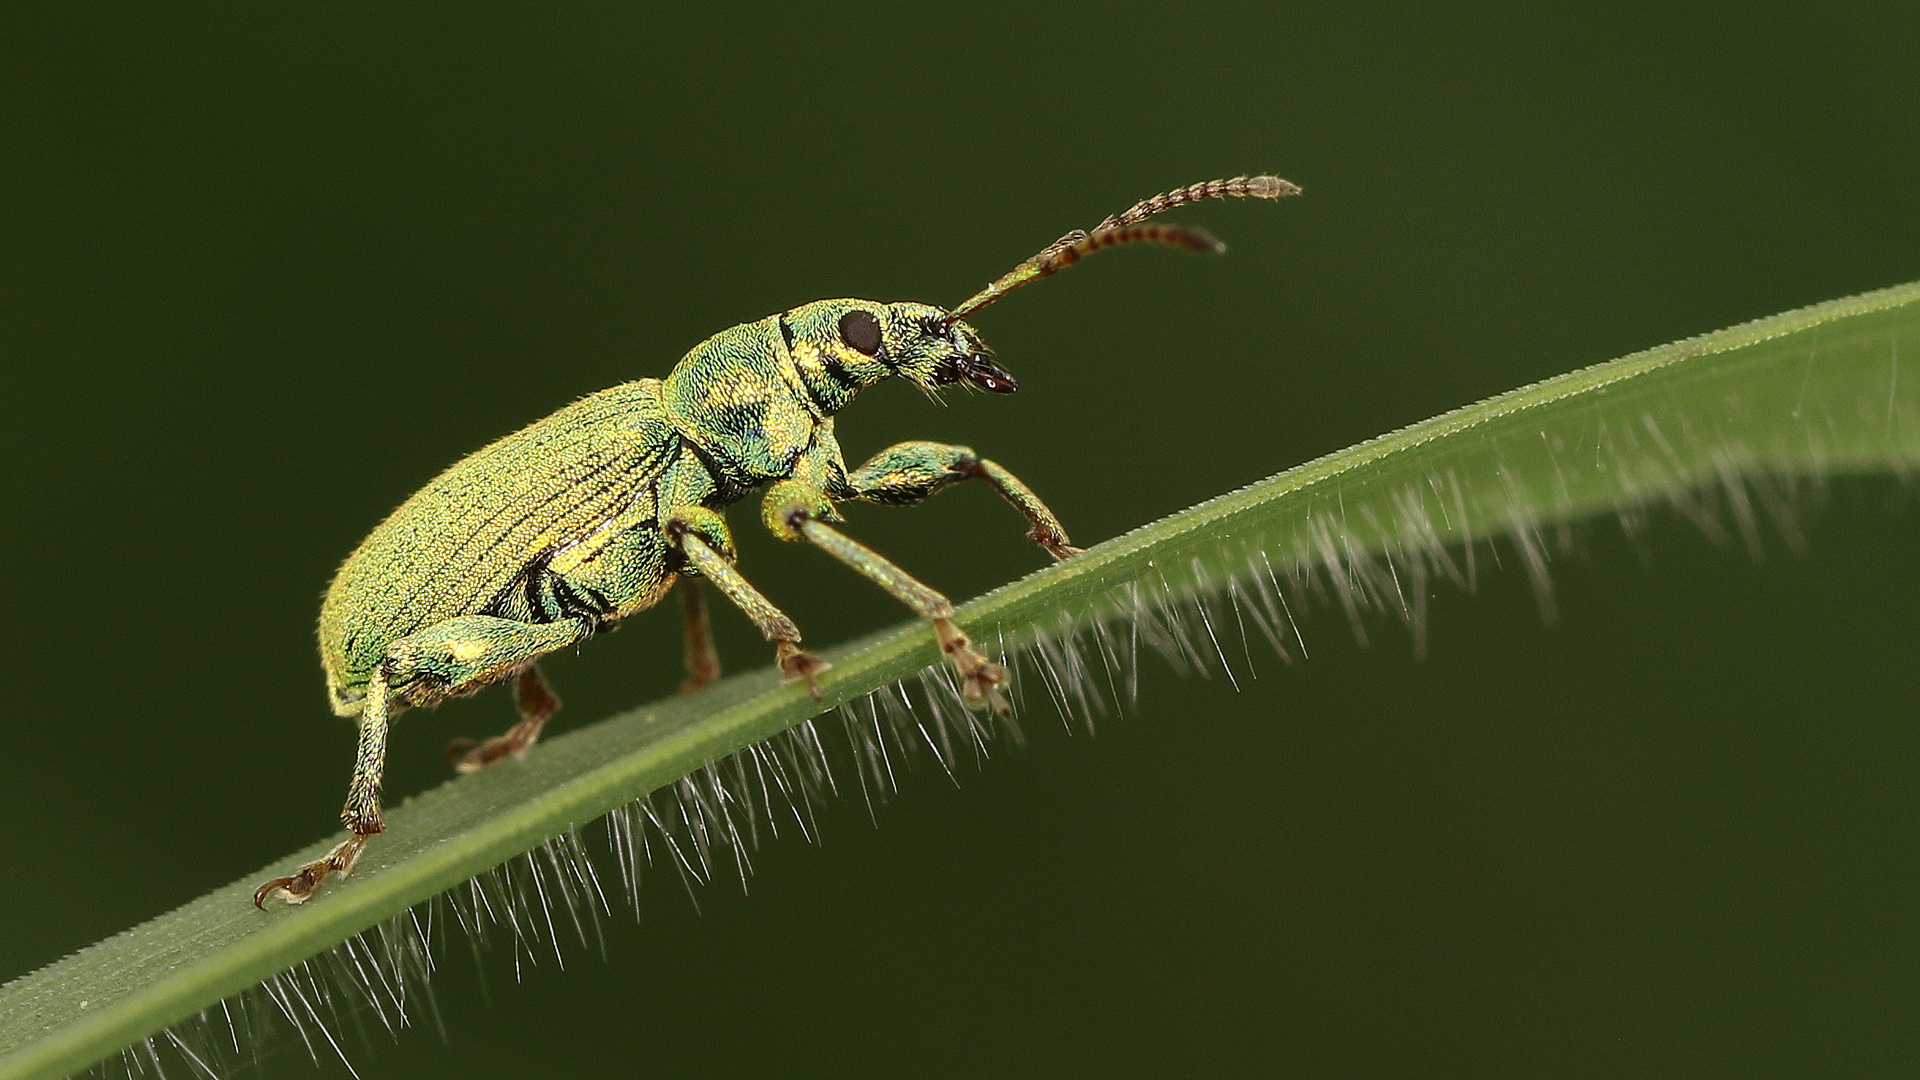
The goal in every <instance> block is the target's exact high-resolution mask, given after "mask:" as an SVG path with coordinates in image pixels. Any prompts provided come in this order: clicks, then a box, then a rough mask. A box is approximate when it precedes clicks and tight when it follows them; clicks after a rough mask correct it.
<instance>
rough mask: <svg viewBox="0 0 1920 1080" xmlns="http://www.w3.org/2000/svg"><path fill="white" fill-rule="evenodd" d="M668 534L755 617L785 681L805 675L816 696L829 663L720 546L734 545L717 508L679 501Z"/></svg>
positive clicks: (700, 570)
mask: <svg viewBox="0 0 1920 1080" xmlns="http://www.w3.org/2000/svg"><path fill="white" fill-rule="evenodd" d="M666 530H667V536H668V537H669V538H671V539H672V541H673V543H674V544H675V546H677V547H678V548H679V549H680V552H681V554H683V555H685V556H686V559H687V563H688V565H689V566H690V567H691V568H692V569H693V570H694V571H696V572H698V573H699V575H700V576H701V577H703V578H706V579H707V580H708V581H711V582H713V585H714V588H716V589H719V590H720V592H721V593H722V594H723V595H725V596H726V598H727V599H728V600H731V601H733V604H734V606H735V607H738V608H739V609H740V610H741V611H742V612H744V613H746V616H747V618H749V619H751V620H753V625H755V626H757V627H759V628H760V633H761V636H763V637H765V638H766V639H767V640H768V641H771V642H773V646H774V648H773V655H774V660H775V661H776V662H778V663H779V665H780V673H781V674H782V675H783V676H785V677H786V678H787V679H788V680H789V681H804V682H805V683H806V684H807V689H808V691H810V692H811V693H812V694H813V696H814V699H815V700H818V699H819V698H820V684H819V682H818V681H816V680H817V678H818V676H819V675H820V673H821V672H823V671H825V670H827V669H828V668H829V667H832V666H833V665H831V664H829V663H827V662H826V661H825V660H823V659H821V658H820V657H818V656H815V655H814V654H812V653H810V652H807V651H806V650H805V649H802V648H801V647H800V628H799V627H798V626H795V625H794V623H793V620H792V619H790V618H788V617H787V614H786V612H784V611H781V610H780V609H779V608H777V607H774V606H773V602H772V601H770V600H768V599H767V598H766V597H765V596H763V595H761V593H760V590H758V589H756V588H754V587H753V586H752V585H751V584H749V583H748V581H747V579H746V578H744V577H741V576H740V571H738V570H735V569H734V568H733V563H731V562H729V561H728V560H727V558H726V556H725V555H722V554H721V552H722V551H729V552H730V551H732V550H733V543H732V537H731V534H730V533H728V532H727V527H726V522H725V521H723V520H722V519H721V517H720V515H719V514H716V513H714V512H713V511H711V510H708V509H706V508H705V507H698V506H694V507H682V508H680V509H678V510H675V511H673V512H672V513H671V514H670V515H668V518H667V523H666Z"/></svg>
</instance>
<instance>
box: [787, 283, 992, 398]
mask: <svg viewBox="0 0 1920 1080" xmlns="http://www.w3.org/2000/svg"><path fill="white" fill-rule="evenodd" d="M780 325H781V332H782V335H783V336H784V337H785V339H786V343H787V351H788V352H789V353H790V354H791V355H792V357H793V363H794V367H795V369H796V370H798V371H799V373H800V377H801V379H802V380H803V381H805V382H806V384H807V387H808V389H809V390H810V391H812V393H813V397H814V398H815V400H817V401H819V402H821V403H822V404H823V405H826V406H828V411H838V410H839V408H840V407H842V406H843V405H844V404H845V403H846V402H847V401H848V400H851V398H852V396H853V394H854V393H855V392H856V391H858V390H859V389H860V388H862V387H865V386H871V385H873V384H874V383H877V382H879V381H880V380H881V379H884V378H886V377H887V376H889V375H899V376H901V377H902V378H905V379H907V380H908V381H910V382H912V383H913V384H914V385H916V386H918V387H920V388H921V389H923V390H927V391H938V390H939V389H940V388H942V387H946V386H953V385H955V384H965V385H967V386H972V387H977V388H979V389H981V390H990V391H992V392H993V393H996V394H1011V393H1013V392H1014V391H1015V390H1018V389H1019V388H1020V384H1019V383H1017V382H1015V381H1014V378H1013V376H1012V375H1009V374H1008V373H1007V370H1006V369H1005V368H1003V367H1001V366H1000V365H999V364H996V363H994V361H993V354H992V352H991V351H990V350H989V349H988V348H987V346H986V344H985V343H984V342H982V341H981V340H980V335H979V333H978V332H976V331H975V330H974V329H973V327H971V326H968V325H967V324H966V323H963V322H959V321H957V320H955V319H954V318H953V316H952V315H950V314H948V313H947V312H946V311H945V310H943V309H941V308H937V307H933V306H931V305H928V304H914V303H901V304H881V303H875V302H873V301H871V300H818V301H815V302H814V303H811V304H807V305H805V306H804V307H798V308H795V309H793V310H792V311H789V312H787V313H786V314H785V315H783V316H781V320H780Z"/></svg>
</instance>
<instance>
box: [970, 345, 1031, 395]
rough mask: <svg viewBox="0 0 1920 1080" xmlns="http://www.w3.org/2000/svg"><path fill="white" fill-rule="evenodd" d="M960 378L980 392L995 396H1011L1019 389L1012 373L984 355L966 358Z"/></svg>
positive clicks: (978, 354) (977, 354)
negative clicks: (983, 391)
mask: <svg viewBox="0 0 1920 1080" xmlns="http://www.w3.org/2000/svg"><path fill="white" fill-rule="evenodd" d="M960 377H961V378H963V379H965V380H967V381H968V382H970V383H972V384H973V385H975V386H977V387H979V388H980V389H982V390H989V391H992V392H993V393H996V394H1011V393H1013V392H1014V391H1015V390H1018V389H1020V383H1019V382H1018V381H1017V380H1015V379H1014V377H1013V373H1012V372H1010V371H1008V370H1007V369H1006V368H1003V367H1001V366H1000V365H999V364H996V363H994V362H993V357H991V356H988V355H987V354H986V353H974V354H973V355H972V356H969V357H967V359H966V361H965V366H964V368H963V370H962V372H961V375H960Z"/></svg>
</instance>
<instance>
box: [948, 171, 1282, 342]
mask: <svg viewBox="0 0 1920 1080" xmlns="http://www.w3.org/2000/svg"><path fill="white" fill-rule="evenodd" d="M1298 194H1300V188H1299V187H1298V186H1297V185H1295V184H1291V183H1288V182H1287V181H1285V180H1282V179H1280V178H1279V177H1277V176H1236V177H1234V178H1232V179H1231V180H1206V181H1202V182H1201V183H1198V184H1189V185H1187V186H1186V187H1183V188H1175V189H1174V190H1172V191H1169V192H1166V193H1164V194H1161V195H1155V196H1154V197H1153V198H1151V199H1142V200H1140V201H1139V202H1137V203H1134V204H1133V205H1132V206H1130V207H1128V208H1127V209H1125V210H1123V211H1121V212H1120V213H1118V214H1114V215H1112V216H1111V217H1108V218H1107V219H1106V220H1105V221H1102V222H1101V223H1100V224H1098V225H1095V226H1094V227H1093V228H1092V229H1091V230H1087V231H1082V230H1079V229H1075V230H1073V231H1072V232H1070V233H1068V234H1066V235H1065V236H1062V237H1061V238H1060V239H1058V240H1055V241H1054V242H1053V243H1051V244H1048V245H1047V246H1046V247H1045V248H1042V249H1041V251H1040V253H1039V254H1037V255H1035V256H1034V257H1032V258H1031V259H1028V260H1027V261H1025V262H1023V263H1021V264H1020V265H1019V266H1016V267H1014V268H1013V269H1012V270H1009V271H1007V272H1006V274H1004V275H1002V276H1001V277H999V278H997V279H995V280H994V281H992V282H990V283H989V284H988V285H987V287H986V288H984V289H981V290H980V291H979V292H977V293H975V294H973V295H972V296H970V297H968V298H967V299H966V300H965V301H964V302H963V303H961V304H960V305H959V306H958V307H955V308H954V309H953V311H952V313H951V314H950V315H948V317H947V322H948V323H949V324H951V323H956V322H959V321H960V320H961V319H964V318H966V317H968V316H970V315H972V314H974V313H975V312H977V311H979V310H980V309H981V308H984V307H986V306H987V305H988V304H991V303H993V302H994V301H996V300H998V299H1000V298H1001V297H1003V296H1005V295H1007V294H1008V293H1010V292H1012V291H1013V290H1015V289H1017V288H1019V287H1020V286H1022V285H1025V284H1028V283H1029V282H1033V281H1038V280H1039V279H1041V278H1043V277H1047V276H1048V275H1051V274H1057V273H1059V272H1060V271H1062V270H1065V269H1066V268H1067V267H1069V266H1072V265H1073V264H1074V263H1077V262H1079V261H1080V259H1081V258H1082V257H1083V256H1086V255H1088V254H1091V253H1092V252H1095V251H1099V250H1100V249H1101V248H1108V247H1115V246H1117V245H1120V244H1134V243H1142V242H1146V243H1155V244H1166V245H1169V246H1172V247H1183V248H1187V249H1189V250H1193V251H1204V252H1207V253H1209V254H1214V255H1217V254H1219V253H1220V252H1222V251H1225V250H1226V245H1224V244H1222V243H1221V242H1220V241H1219V240H1217V239H1215V238H1214V236H1213V234H1212V233H1209V232H1207V231H1206V230H1204V229H1194V228H1186V227H1183V226H1178V225H1144V226H1143V225H1141V224H1140V223H1141V222H1143V221H1145V220H1147V219H1148V218H1150V217H1152V216H1153V215H1155V214H1158V213H1161V212H1163V211H1166V210H1171V209H1173V208H1174V207H1176V206H1185V205H1187V204H1188V203H1194V202H1199V201H1200V200H1202V199H1226V198H1233V199H1280V198H1285V197H1286V196H1288V195H1298Z"/></svg>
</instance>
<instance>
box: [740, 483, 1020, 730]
mask: <svg viewBox="0 0 1920 1080" xmlns="http://www.w3.org/2000/svg"><path fill="white" fill-rule="evenodd" d="M763 509H764V511H765V516H766V522H767V527H768V528H769V529H771V530H772V531H773V534H774V535H775V536H777V537H779V538H780V539H782V540H806V541H807V542H808V543H810V544H812V545H814V546H815V547H817V548H820V549H821V550H823V551H825V552H826V553H827V554H829V555H832V556H833V557H834V558H836V559H839V560H840V561H841V562H843V563H846V564H847V565H848V566H850V567H852V568H853V569H854V570H855V571H856V572H858V573H859V574H860V575H861V576H862V577H865V578H867V579H868V580H870V581H872V582H873V583H874V584H876V585H879V586H880V587H881V588H883V589H885V590H887V592H889V593H891V594H893V597H894V599H896V600H898V601H900V602H901V603H903V604H905V605H907V606H908V607H910V608H912V609H913V610H914V612H915V614H918V615H919V616H920V617H921V618H924V619H927V620H929V621H931V622H932V623H933V632H934V635H935V637H936V638H937V639H938V640H939V642H940V651H941V652H943V653H945V654H946V656H947V660H948V662H950V663H951V664H953V670H954V673H955V674H957V675H959V676H960V696H961V698H962V699H963V700H964V701H965V702H966V703H967V704H968V705H970V706H973V707H975V708H979V707H983V706H984V707H986V708H990V709H992V710H993V711H994V713H996V714H997V715H999V716H1002V717H1007V716H1012V715H1013V706H1012V705H1010V704H1009V703H1008V702H1007V696H1006V694H1005V693H1003V692H1002V691H1001V689H1000V688H1001V687H1002V686H1005V685H1006V682H1007V669H1006V668H1004V667H1001V666H1000V665H999V664H996V663H994V662H993V661H991V660H988V659H987V658H986V656H985V655H983V654H982V653H981V652H980V651H979V650H977V649H975V648H974V647H973V642H972V640H971V639H970V638H968V637H967V632H966V631H965V630H962V629H960V627H959V626H958V625H956V624H955V623H954V621H953V601H951V600H949V599H947V598H946V596H945V595H944V594H942V593H941V592H939V591H938V590H935V589H932V588H929V587H928V586H926V585H924V584H922V583H920V582H919V581H917V580H915V579H914V577H913V575H911V574H909V573H907V572H906V571H905V570H902V569H900V568H899V567H898V566H895V565H894V564H893V563H892V562H890V561H889V560H888V559H887V558H886V557H885V556H883V555H881V554H880V553H879V552H877V551H875V550H873V549H872V548H870V547H868V546H866V545H865V544H862V543H860V542H859V541H858V540H855V539H853V538H852V537H850V536H848V535H846V534H845V533H842V532H841V531H839V530H838V529H835V528H834V527H833V526H831V525H828V524H826V523H825V522H824V521H822V520H821V519H822V518H825V517H827V516H828V515H829V514H831V513H832V512H833V504H832V503H830V502H829V501H828V500H827V497H826V496H825V495H823V494H822V493H821V492H820V491H819V490H817V489H815V488H811V487H809V486H808V485H806V484H804V483H801V482H799V481H796V480H783V481H781V482H780V483H777V484H775V485H773V486H772V487H771V488H769V489H768V490H767V497H766V502H765V504H764V507H763Z"/></svg>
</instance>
